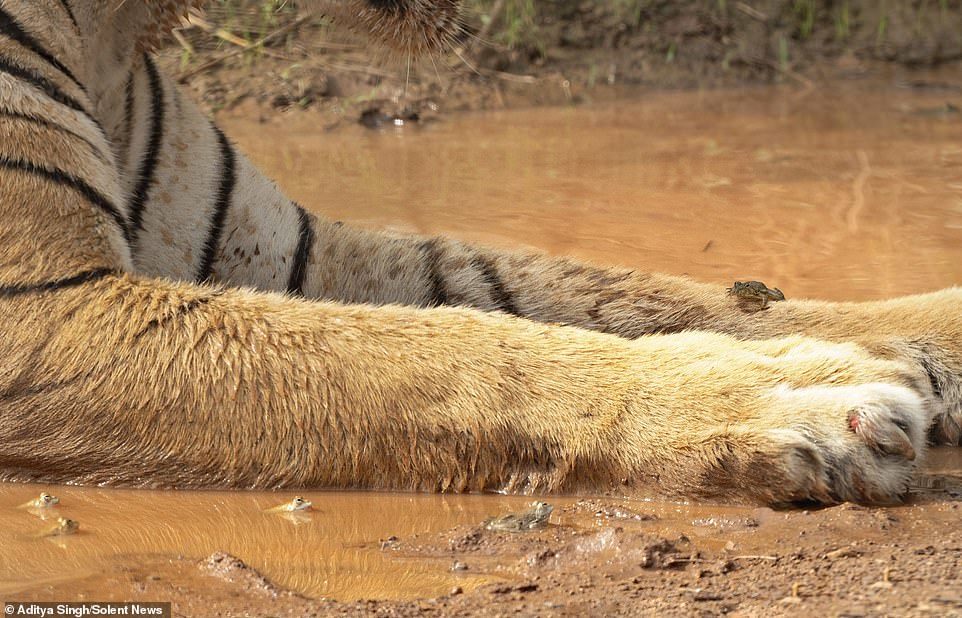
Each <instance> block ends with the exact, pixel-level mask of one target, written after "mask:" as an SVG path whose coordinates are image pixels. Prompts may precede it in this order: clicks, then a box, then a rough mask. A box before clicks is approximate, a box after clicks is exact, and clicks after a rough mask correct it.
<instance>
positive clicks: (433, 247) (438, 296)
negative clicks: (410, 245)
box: [421, 238, 448, 307]
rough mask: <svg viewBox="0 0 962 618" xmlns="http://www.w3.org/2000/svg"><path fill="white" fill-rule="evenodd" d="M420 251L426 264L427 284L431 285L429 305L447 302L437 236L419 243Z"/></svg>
mask: <svg viewBox="0 0 962 618" xmlns="http://www.w3.org/2000/svg"><path fill="white" fill-rule="evenodd" d="M421 253H422V254H423V255H424V262H425V265H426V266H427V275H428V284H429V285H430V286H431V290H430V292H431V300H430V301H429V303H428V306H429V307H440V306H441V305H446V304H448V292H447V289H446V286H445V285H444V276H443V275H442V274H441V258H442V257H443V255H442V252H441V244H440V241H439V240H438V239H437V238H432V239H431V240H426V241H424V242H423V243H421Z"/></svg>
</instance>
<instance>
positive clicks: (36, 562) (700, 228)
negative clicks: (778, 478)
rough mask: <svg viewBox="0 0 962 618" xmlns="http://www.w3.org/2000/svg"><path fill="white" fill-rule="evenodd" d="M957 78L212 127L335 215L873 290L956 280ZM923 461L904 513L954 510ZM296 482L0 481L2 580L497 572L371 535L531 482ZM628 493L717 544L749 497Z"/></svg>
mask: <svg viewBox="0 0 962 618" xmlns="http://www.w3.org/2000/svg"><path fill="white" fill-rule="evenodd" d="M952 97H955V98H954V102H955V103H956V104H959V103H962V102H960V101H959V99H960V98H962V95H960V94H958V93H951V92H950V93H945V92H932V91H925V92H918V91H913V90H907V89H902V88H899V87H897V86H896V85H895V84H894V83H873V84H855V85H849V86H845V87H838V88H832V89H828V90H821V89H819V90H813V91H809V92H807V93H806V92H799V91H797V90H791V89H783V90H779V89H764V90H761V89H760V90H745V91H739V92H736V93H717V92H716V93H665V94H646V95H644V97H642V98H641V100H636V101H634V102H631V103H621V104H616V105H608V106H598V107H593V108H578V109H548V110H546V109H537V110H531V111H516V112H503V113H487V114H472V115H463V116H457V117H447V118H445V119H444V120H443V121H441V122H437V123H431V124H426V125H424V126H420V127H406V128H404V129H403V130H400V131H398V130H393V129H392V130H387V131H383V132H373V131H368V130H365V129H362V128H360V127H355V126H353V125H350V126H345V127H342V128H340V129H339V130H337V131H326V130H325V129H324V128H321V127H316V126H313V121H312V120H311V118H310V116H300V117H286V118H283V119H282V120H280V121H275V120H272V121H270V124H269V125H268V126H265V125H262V124H258V123H256V122H253V121H250V120H245V119H228V120H227V121H226V122H225V125H226V128H227V130H228V132H229V133H230V134H231V135H232V136H233V137H234V138H235V139H236V140H237V141H238V142H239V144H240V145H241V146H242V147H243V148H244V149H245V150H246V151H247V152H249V153H250V154H251V156H252V158H253V159H254V160H255V161H256V162H257V163H258V164H259V165H261V166H262V167H263V168H264V169H266V170H267V172H268V173H269V174H270V175H272V176H273V177H275V178H276V179H277V180H278V181H279V182H280V184H281V185H282V186H284V187H285V188H286V189H287V190H288V191H289V193H290V194H291V195H292V196H293V197H295V198H296V199H298V200H299V201H301V202H302V203H303V204H305V205H307V206H309V207H311V208H313V209H315V210H317V211H319V212H323V213H326V214H328V215H330V216H332V217H335V218H338V219H343V220H345V221H351V222H354V223H358V224H361V225H365V226H369V227H373V228H382V229H393V230H404V231H411V232H419V233H432V234H433V233H448V234H453V235H455V236H458V237H460V238H463V239H465V240H470V241H477V242H484V243H487V244H492V245H498V246H505V247H511V246H528V247H536V248H540V249H543V250H546V251H549V252H554V253H565V254H570V255H575V256H580V257H582V258H586V259H591V260H594V261H597V262H601V263H616V264H623V265H628V266H632V267H638V268H646V269H652V270H660V271H664V272H671V273H678V274H681V273H687V274H690V275H692V276H695V277H698V278H701V279H704V280H709V281H716V282H719V283H729V282H730V281H732V280H734V279H740V278H755V279H763V280H765V281H767V282H769V283H770V284H773V285H778V286H779V287H780V288H782V289H783V290H785V291H786V293H788V294H789V295H791V296H796V297H799V296H811V297H820V298H829V299H871V298H881V297H885V296H889V295H893V294H901V293H912V292H922V291H926V290H932V289H935V288H939V287H943V286H947V285H952V284H960V283H962V242H960V241H962V118H960V117H959V116H958V115H953V114H951V113H949V114H943V113H939V111H938V109H939V108H940V107H943V106H944V105H945V103H946V101H950V100H953V98H952ZM931 466H932V470H931V472H930V475H929V476H930V477H931V478H933V479H935V480H934V481H933V482H932V483H929V485H930V486H932V487H933V488H934V489H935V490H936V491H934V492H928V493H919V494H916V497H915V498H914V499H915V500H916V501H919V500H921V501H922V504H920V505H916V506H913V507H911V508H909V509H908V510H907V512H908V515H904V517H911V518H918V519H919V521H920V522H923V521H925V520H927V519H928V520H931V521H935V520H936V519H938V518H943V517H945V516H946V512H947V511H946V510H945V509H944V508H943V506H944V500H946V499H948V498H949V493H948V492H945V491H943V490H944V489H945V488H946V487H950V488H951V487H956V486H957V485H958V483H959V482H962V481H960V480H959V479H962V449H942V450H939V451H937V452H936V453H935V454H934V456H933V457H932V464H931ZM41 489H47V490H49V491H51V492H52V493H55V494H57V495H59V496H60V497H61V498H62V501H63V504H62V506H60V507H59V508H58V509H57V512H58V513H59V514H62V515H63V516H66V517H70V518H73V519H77V520H78V521H80V522H81V526H82V529H81V533H80V534H78V535H77V536H73V537H68V538H63V539H60V540H57V541H52V540H50V539H39V538H35V536H34V535H35V534H36V533H37V532H38V531H39V530H41V529H43V527H44V525H45V524H44V522H42V521H41V520H40V519H39V518H38V517H37V516H36V515H34V514H32V513H30V512H27V511H24V510H21V509H17V508H15V507H16V505H18V504H21V503H23V502H26V501H27V500H28V499H30V498H32V497H34V496H36V494H37V493H39V491H41ZM306 495H307V496H308V497H310V498H311V499H313V500H314V502H315V504H316V505H317V510H316V511H315V512H314V513H313V514H312V515H309V516H306V517H299V518H288V517H284V516H279V515H271V514H266V513H264V512H263V509H265V508H267V507H270V506H273V505H275V504H278V503H280V502H283V501H286V500H288V499H289V498H290V497H291V496H290V495H288V494H285V495H277V494H265V493H239V492H238V493H218V492H189V493H188V492H184V493H177V492H152V491H120V490H101V489H81V488H73V487H53V488H46V487H39V486H25V485H0V548H2V549H3V551H0V596H3V595H7V596H10V595H26V596H38V597H43V596H45V595H46V596H48V597H49V596H50V595H53V596H56V595H58V594H59V595H65V596H69V595H70V591H71V589H72V585H73V584H72V582H76V581H78V580H79V579H80V578H84V577H87V576H92V575H96V574H98V573H103V572H105V571H109V570H110V569H115V568H119V567H118V565H123V564H125V561H129V560H131V559H136V557H138V556H169V557H175V556H186V557H188V558H196V559H200V558H203V557H205V556H207V555H208V554H210V553H211V552H213V551H215V550H224V551H228V552H230V553H232V554H234V555H236V556H238V557H240V558H242V559H243V560H245V561H246V562H248V563H249V564H250V565H251V566H253V567H255V568H256V569H258V570H259V571H261V572H262V573H264V574H265V575H266V576H267V577H269V578H270V579H272V580H274V581H275V582H276V583H277V584H279V585H281V586H286V587H290V588H292V589H294V590H296V591H299V592H302V593H305V594H308V595H312V596H333V597H336V598H339V599H355V598H370V597H375V598H402V599H403V598H414V597H422V596H435V595H438V594H441V593H445V592H447V591H449V590H450V589H451V588H452V587H453V586H461V587H463V588H466V589H470V588H471V587H472V586H475V585H478V584H481V583H485V582H488V581H491V580H492V579H497V578H500V577H510V573H506V572H498V571H494V572H489V573H484V574H482V573H452V572H451V571H450V566H451V565H450V564H449V563H447V562H445V561H441V560H439V561H426V560H423V559H419V560H414V559H409V558H408V559H406V558H404V557H403V555H396V554H394V553H391V552H382V551H381V549H380V541H381V540H382V539H386V538H388V537H390V536H392V535H394V536H398V537H402V538H406V537H409V536H411V535H413V534H420V533H431V532H436V531H437V532H439V531H444V530H447V529H449V528H451V527H452V526H455V525H460V524H470V523H476V522H480V521H481V520H483V519H484V518H486V517H489V516H492V515H496V514H499V513H503V512H506V511H507V510H509V509H517V508H519V507H521V506H522V505H523V504H524V503H525V502H526V500H525V499H523V498H512V497H503V496H425V495H408V494H389V495H385V494H372V493H310V492H306ZM556 502H557V503H558V504H559V505H564V504H567V503H570V502H571V500H570V499H565V500H557V501H556ZM640 506H641V508H642V510H645V511H646V512H650V513H654V514H657V515H658V516H659V519H657V520H655V521H653V522H651V523H647V524H645V525H646V526H648V527H649V528H651V529H652V530H653V531H655V532H658V533H661V534H669V533H670V534H675V535H677V534H680V533H684V534H687V535H689V536H690V537H691V538H696V537H706V535H709V532H706V531H714V534H715V535H716V536H715V537H713V538H714V541H712V542H716V543H718V544H721V545H723V544H724V542H725V538H726V536H725V533H724V530H725V526H726V523H725V522H734V521H738V520H739V518H741V519H744V518H745V517H748V516H754V515H752V514H753V513H756V511H755V510H754V509H751V508H733V507H714V506H693V505H679V504H670V503H660V502H646V503H643V504H642V505H640ZM953 516H954V515H953ZM554 522H555V523H567V522H565V521H563V520H562V519H560V518H558V517H556V518H555V520H554ZM768 530H774V532H772V533H769V534H768V536H766V539H768V540H762V541H759V543H760V544H761V545H762V546H763V545H764V543H768V542H771V543H776V542H779V540H778V534H779V532H778V531H779V530H780V529H779V528H778V527H777V526H775V527H774V528H771V527H769V528H768ZM784 533H785V537H786V538H788V537H789V536H790V535H791V531H788V530H785V531H784ZM762 549H764V547H760V550H762ZM109 594H110V593H109V590H108V591H105V595H104V596H109ZM61 598H62V597H61Z"/></svg>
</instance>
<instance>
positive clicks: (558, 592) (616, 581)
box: [7, 494, 962, 616]
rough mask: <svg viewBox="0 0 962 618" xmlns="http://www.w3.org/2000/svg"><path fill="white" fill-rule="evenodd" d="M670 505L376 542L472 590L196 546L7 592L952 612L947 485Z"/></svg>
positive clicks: (274, 608) (574, 510) (563, 609)
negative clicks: (287, 585)
mask: <svg viewBox="0 0 962 618" xmlns="http://www.w3.org/2000/svg"><path fill="white" fill-rule="evenodd" d="M677 509H678V511H681V513H682V514H681V515H680V516H679V515H672V514H671V513H670V511H669V512H665V510H664V507H663V506H662V507H661V509H660V510H659V509H652V508H650V506H648V505H646V503H644V502H631V501H623V500H615V499H592V500H579V501H577V502H574V503H573V504H569V505H568V506H566V507H564V508H562V509H560V512H558V513H556V515H555V516H554V517H553V518H552V523H551V524H550V525H549V527H548V528H546V529H544V530H539V531H533V532H529V533H524V534H512V533H507V532H492V531H490V530H486V529H485V528H484V527H483V526H480V525H476V524H475V525H462V526H456V527H454V528H451V529H447V530H443V531H440V532H437V533H427V534H421V535H413V536H411V537H409V538H399V539H390V540H382V541H380V542H379V544H380V548H379V549H378V550H377V551H380V552H381V553H384V554H386V555H388V556H389V557H390V559H392V560H396V561H399V562H404V561H412V560H414V561H420V562H433V563H436V564H437V565H438V567H439V568H447V569H450V570H452V571H453V572H456V573H463V574H464V577H465V579H467V578H468V577H469V576H472V575H473V574H476V573H487V574H492V575H495V576H497V577H498V578H500V579H501V581H499V582H497V583H490V584H486V585H482V586H480V587H478V588H477V589H474V590H465V587H463V586H460V585H458V584H457V583H455V584H454V585H452V587H451V589H450V590H449V591H448V592H447V593H445V594H440V595H437V596H431V597H425V598H421V599H418V600H414V601H385V600H377V599H376V598H370V599H368V598H362V599H361V600H357V601H337V600H328V599H322V598H309V597H308V596H305V595H302V594H299V593H295V592H292V591H290V590H286V589H284V588H283V587H280V586H278V585H276V584H275V583H273V582H272V581H270V579H268V578H266V577H265V576H264V575H262V574H261V573H260V572H258V570H257V569H255V568H253V567H251V566H249V565H248V564H246V563H245V561H244V560H242V559H240V558H238V557H236V556H233V555H230V554H229V553H227V552H223V551H218V552H214V553H212V554H211V555H209V556H207V557H205V558H203V559H200V560H197V559H191V558H185V557H176V556H157V555H147V556H143V555H134V556H127V557H125V558H123V559H121V560H118V561H115V562H114V563H112V564H111V565H110V566H109V568H106V569H105V570H103V571H102V572H100V573H97V574H95V575H92V576H89V577H86V578H82V579H79V580H73V581H69V582H60V583H58V584H56V585H46V586H35V587H32V588H28V589H26V590H23V589H22V590H20V591H19V592H18V594H16V595H15V597H16V599H17V600H36V601H45V600H49V601H53V600H63V599H64V598H65V597H69V598H71V599H75V600H84V599H86V600H94V599H96V600H105V599H104V597H105V596H107V597H109V598H111V599H118V600H120V599H123V600H143V601H157V600H164V601H171V602H172V603H173V607H174V615H175V616H177V615H182V616H237V615H252V616H266V615H270V616H307V615H325V616H327V615H362V614H364V615H380V616H418V615H423V614H424V613H431V614H434V615H444V616H476V615H507V614H514V615H545V614H551V615H562V616H584V615H614V616H619V615H624V616H627V615H638V614H639V613H646V614H648V613H657V614H658V615H672V616H674V615H679V616H681V615H692V614H695V615H706V616H707V615H718V614H732V615H742V616H753V615H759V614H762V613H765V614H767V615H776V616H781V615H797V614H799V613H802V612H806V613H807V612H825V613H828V614H830V615H939V616H945V615H958V614H959V613H960V612H962V592H960V591H959V590H958V583H959V580H958V577H959V575H958V574H959V569H960V566H962V530H960V529H959V526H958V519H959V517H960V515H962V502H960V501H959V498H958V496H957V495H956V496H954V497H951V496H949V497H947V494H942V495H938V496H933V495H931V494H928V495H918V496H915V497H913V498H912V499H911V500H910V502H909V504H907V505H904V506H900V507H893V508H881V509H879V508H866V507H860V506H855V505H841V506H838V507H833V508H827V509H821V510H815V511H803V510H794V511H784V512H783V511H772V510H771V509H767V508H759V509H734V510H730V511H729V512H727V513H725V514H720V513H719V512H718V508H717V507H714V508H713V507H701V508H698V507H690V506H686V505H678V507H677ZM699 511H702V513H701V514H702V516H701V517H698V516H696V517H692V515H693V514H697V513H698V512H699ZM659 512H660V514H659ZM712 512H714V514H711V513H712ZM7 596H10V595H7Z"/></svg>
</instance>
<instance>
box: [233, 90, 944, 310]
mask: <svg viewBox="0 0 962 618" xmlns="http://www.w3.org/2000/svg"><path fill="white" fill-rule="evenodd" d="M933 81H939V80H938V78H936V79H935V80H933ZM941 81H944V79H943V80H941ZM949 81H953V80H952V79H950V80H949ZM638 97H639V98H640V99H642V100H633V101H630V102H624V103H618V104H610V105H603V106H602V105H599V106H597V107H575V108H551V109H543V108H540V109H531V110H521V111H508V112H499V113H475V114H463V115H457V116H452V117H447V118H444V119H443V120H442V121H440V122H435V123H429V124H426V125H424V126H423V127H410V126H409V127H406V128H405V129H403V130H400V131H398V130H393V129H388V130H384V131H382V132H378V131H371V130H367V129H364V128H361V127H360V126H348V127H346V128H344V129H342V130H338V131H336V132H325V131H324V130H323V129H321V128H318V127H313V126H312V120H311V117H310V115H309V114H302V115H298V116H281V117H279V119H275V120H274V121H272V122H271V123H270V124H269V125H262V124H258V123H256V122H252V121H250V120H249V119H243V120H241V119H234V120H230V119H228V120H226V121H225V122H224V123H223V124H224V125H225V129H226V130H227V132H228V133H229V134H230V135H231V136H232V137H233V138H235V139H236V140H237V141H238V143H239V144H240V145H241V146H242V148H243V149H244V150H245V152H248V153H250V155H251V158H252V159H253V160H254V161H255V162H256V163H257V164H258V165H259V166H260V167H261V168H262V169H263V170H265V171H266V172H267V173H268V174H269V175H270V176H272V177H273V178H275V179H276V180H277V181H278V182H279V184H280V185H281V186H282V187H284V189H285V190H286V191H287V192H288V194H289V195H291V197H293V198H295V199H297V200H299V201H300V202H302V203H303V204H305V205H306V206H309V207H312V208H313V209H315V210H317V211H318V212H321V213H324V214H327V215H329V216H331V217H334V218H337V219H342V220H345V221H350V222H355V223H358V224H361V225H364V226H368V227H373V228H389V229H395V230H401V231H411V232H418V233H430V234H436V233H445V234H452V235H455V236H457V237H459V238H461V239H465V240H470V241H475V242H481V243H486V244H489V245H496V246H501V247H517V246H528V247H537V248H540V249H544V250H547V251H549V252H552V253H558V254H566V255H573V256H578V257H581V258H585V259H590V260H593V261H597V262H599V263H609V264H622V265H627V266H631V267H637V268H640V269H645V270H652V271H658V272H668V273H673V274H688V275H691V276H693V277H696V278H698V279H702V280H706V281H714V282H718V283H725V284H730V283H731V281H732V280H734V279H746V278H752V279H760V280H763V281H765V282H767V283H770V284H772V285H775V286H778V287H779V288H781V289H782V290H784V291H785V293H786V294H787V295H789V296H794V297H802V296H805V297H817V298H826V299H845V300H865V299H876V298H884V297H887V296H892V295H896V294H906V293H916V292H924V291H930V290H934V289H938V288H941V287H945V286H948V285H952V284H962V114H959V113H953V112H948V113H941V112H940V110H941V109H943V108H945V106H946V103H947V102H953V103H954V104H955V107H956V108H958V107H962V95H960V94H959V93H958V92H952V91H949V92H944V91H930V90H925V91H917V90H911V89H906V88H901V87H899V86H898V85H896V83H894V80H893V82H892V83H889V82H883V83H879V82H872V83H855V84H851V83H849V84H844V83H843V84H839V85H833V87H831V88H826V89H816V90H812V91H809V92H808V93H804V92H802V93H800V92H799V91H798V90H796V89H791V88H757V89H750V88H748V89H741V90H737V91H731V92H717V91H712V92H663V93H643V94H641V95H638Z"/></svg>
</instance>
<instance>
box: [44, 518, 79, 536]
mask: <svg viewBox="0 0 962 618" xmlns="http://www.w3.org/2000/svg"><path fill="white" fill-rule="evenodd" d="M77 530H80V522H78V521H76V520H74V519H67V518H66V517H60V518H58V519H57V523H55V524H54V525H53V526H51V527H49V528H47V529H46V530H44V531H43V532H41V533H40V534H38V535H37V536H38V537H39V538H44V537H53V536H67V535H68V534H75V533H76V532H77Z"/></svg>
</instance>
